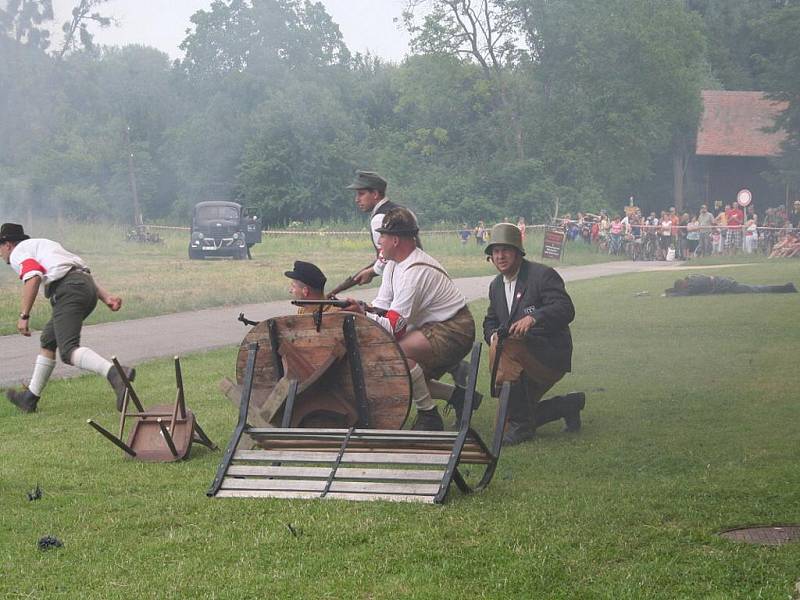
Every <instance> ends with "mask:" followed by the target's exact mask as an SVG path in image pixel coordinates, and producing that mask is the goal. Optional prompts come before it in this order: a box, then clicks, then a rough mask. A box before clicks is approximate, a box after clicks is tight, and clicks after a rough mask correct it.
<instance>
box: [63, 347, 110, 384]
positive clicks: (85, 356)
mask: <svg viewBox="0 0 800 600" xmlns="http://www.w3.org/2000/svg"><path fill="white" fill-rule="evenodd" d="M70 360H72V364H73V365H75V366H76V367H78V368H79V369H83V370H84V371H91V372H92V373H97V374H98V375H103V376H104V377H105V376H106V375H108V372H109V371H110V370H111V367H113V366H114V365H112V364H111V361H110V360H106V359H105V358H103V357H102V356H100V355H99V354H98V353H97V352H95V351H94V350H92V349H91V348H86V347H85V346H81V347H80V348H76V349H75V350H73V351H72V356H71V357H70Z"/></svg>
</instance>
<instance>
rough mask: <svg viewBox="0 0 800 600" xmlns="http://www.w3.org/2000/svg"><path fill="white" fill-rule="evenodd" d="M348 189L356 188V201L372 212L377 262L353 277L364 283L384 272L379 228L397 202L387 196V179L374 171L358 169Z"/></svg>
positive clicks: (370, 221)
mask: <svg viewBox="0 0 800 600" xmlns="http://www.w3.org/2000/svg"><path fill="white" fill-rule="evenodd" d="M347 189H348V190H355V201H356V204H357V205H358V208H359V209H361V211H362V212H368V213H370V219H369V231H370V240H371V241H372V245H373V246H374V247H375V255H376V260H375V262H374V263H373V264H372V265H370V266H368V267H365V268H363V269H361V270H360V271H359V272H358V273H356V275H355V276H354V277H353V281H354V282H355V284H356V285H364V284H367V283H369V282H370V281H372V280H373V279H374V278H375V277H376V276H377V275H380V274H381V273H383V269H384V266H385V265H386V261H385V260H383V259H382V258H381V254H380V247H379V246H378V238H379V237H380V233H378V231H377V230H378V228H379V227H380V226H381V223H383V217H384V216H385V215H386V213H388V212H389V211H390V210H392V209H393V208H396V207H397V206H399V205H397V204H395V203H394V202H392V201H391V200H389V199H388V198H387V197H386V180H385V179H384V178H383V177H381V176H380V175H378V174H377V173H375V172H374V171H356V175H355V178H354V179H353V182H352V183H351V184H350V185H348V186H347Z"/></svg>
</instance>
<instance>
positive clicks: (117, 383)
mask: <svg viewBox="0 0 800 600" xmlns="http://www.w3.org/2000/svg"><path fill="white" fill-rule="evenodd" d="M122 370H123V371H124V372H125V376H126V377H127V378H128V381H130V382H131V383H133V380H134V379H136V369H134V368H133V367H122ZM106 379H108V383H110V384H111V387H112V388H113V389H114V393H115V394H116V395H117V412H122V402H123V400H125V392H127V391H128V388H127V387H125V382H124V381H122V377H120V376H119V372H118V371H117V367H115V366H112V367H111V370H110V371H109V372H108V374H107V375H106Z"/></svg>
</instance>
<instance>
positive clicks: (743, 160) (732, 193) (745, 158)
mask: <svg viewBox="0 0 800 600" xmlns="http://www.w3.org/2000/svg"><path fill="white" fill-rule="evenodd" d="M702 98H703V116H702V118H701V120H700V127H699V128H698V131H697V140H696V151H695V155H696V156H695V160H694V161H693V162H694V163H695V164H694V170H695V177H696V178H697V179H696V182H697V184H699V186H700V187H702V200H703V202H704V203H705V204H707V205H708V206H709V208H711V207H713V206H714V203H715V202H722V203H723V204H727V203H732V202H735V201H736V193H737V192H738V191H739V190H741V189H743V188H747V189H749V190H750V191H751V192H752V193H753V207H754V208H755V211H756V212H757V213H760V214H762V215H763V213H764V210H765V209H766V208H768V207H772V206H779V205H781V204H788V202H789V198H790V193H791V191H790V190H789V189H788V187H787V186H786V185H785V184H783V183H781V182H779V181H778V180H777V178H775V176H774V168H773V167H772V166H771V165H770V161H769V159H770V158H774V157H777V156H780V154H781V143H782V142H783V141H784V140H785V139H786V132H785V131H777V132H770V131H768V129H769V128H771V127H773V126H774V121H775V117H776V116H777V115H778V114H779V113H780V112H781V111H783V110H784V109H785V108H786V103H783V102H774V101H772V100H770V99H768V98H767V97H766V96H765V95H764V94H763V93H762V92H730V91H720V90H706V91H703V92H702ZM689 204H690V205H695V204H699V203H698V202H697V201H696V200H695V201H690V203H689Z"/></svg>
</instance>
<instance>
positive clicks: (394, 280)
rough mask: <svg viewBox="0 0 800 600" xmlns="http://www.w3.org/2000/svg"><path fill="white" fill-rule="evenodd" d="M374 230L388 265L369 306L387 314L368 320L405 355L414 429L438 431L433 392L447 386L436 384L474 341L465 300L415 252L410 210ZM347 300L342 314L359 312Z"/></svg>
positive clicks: (389, 216)
mask: <svg viewBox="0 0 800 600" xmlns="http://www.w3.org/2000/svg"><path fill="white" fill-rule="evenodd" d="M376 231H377V232H378V233H379V234H380V239H379V243H380V250H381V254H382V255H383V258H384V259H385V260H386V261H387V264H386V268H385V270H384V272H383V279H382V280H381V287H380V289H379V290H378V296H377V297H376V298H375V300H374V301H373V302H372V306H373V307H375V308H380V309H383V310H385V311H386V312H385V316H377V315H374V314H369V315H368V316H369V317H371V318H373V319H375V320H376V321H377V322H378V323H380V324H381V325H382V326H383V327H384V328H385V329H387V330H388V331H389V332H390V333H392V334H393V335H394V337H395V338H396V339H397V340H398V343H399V344H400V347H401V348H402V349H403V352H404V353H405V355H406V360H407V361H408V366H409V368H410V369H411V383H412V395H413V397H414V404H415V405H416V409H417V419H416V421H415V422H414V425H413V428H414V429H419V430H427V431H441V430H442V429H444V423H443V422H442V417H441V416H440V415H439V412H438V410H437V409H436V405H435V404H434V402H433V398H432V397H431V391H432V390H431V388H437V391H438V389H439V388H441V387H442V386H445V384H442V383H440V382H438V381H435V380H436V379H438V378H439V377H441V376H442V375H443V374H444V373H445V372H446V371H447V370H448V369H449V368H450V367H452V366H453V365H454V364H457V363H458V362H459V361H460V360H461V359H462V358H464V357H465V356H466V355H467V354H468V353H469V351H470V349H471V348H472V344H473V342H474V341H475V321H474V320H473V318H472V314H471V313H470V311H469V308H468V307H467V300H466V298H465V297H464V295H463V294H462V293H461V292H460V291H459V290H458V288H457V287H456V286H455V284H454V283H453V282H452V281H451V279H450V277H449V276H448V274H447V272H446V271H445V270H444V269H443V268H442V266H441V265H440V264H439V263H438V262H437V261H436V260H435V259H434V258H433V257H431V256H430V255H428V254H426V253H425V252H423V251H422V250H421V249H420V248H419V247H418V246H419V241H418V238H417V234H418V233H419V228H418V227H417V223H416V219H415V218H414V215H413V214H412V213H411V212H410V211H409V210H408V209H405V208H400V207H398V208H393V209H392V210H390V211H389V212H388V213H386V216H385V217H384V219H383V224H382V225H381V227H379V228H378V229H376ZM348 300H349V301H350V304H349V305H348V306H347V307H346V308H345V310H350V311H353V312H362V313H363V308H362V307H361V306H360V305H359V304H358V302H356V301H355V300H353V299H351V298H348ZM426 380H427V382H426ZM429 384H430V386H431V388H429ZM446 387H450V386H446ZM451 389H452V388H451ZM457 391H458V388H457V389H456V392H457ZM462 391H463V390H462ZM453 393H455V392H453ZM434 395H435V396H436V397H441V396H440V395H439V394H437V393H434ZM446 397H447V396H445V398H446Z"/></svg>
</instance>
